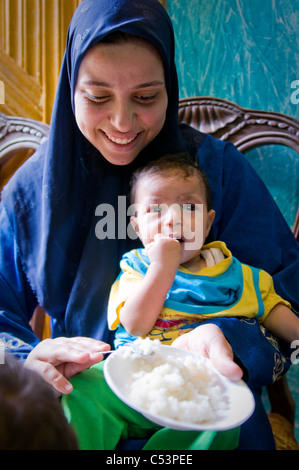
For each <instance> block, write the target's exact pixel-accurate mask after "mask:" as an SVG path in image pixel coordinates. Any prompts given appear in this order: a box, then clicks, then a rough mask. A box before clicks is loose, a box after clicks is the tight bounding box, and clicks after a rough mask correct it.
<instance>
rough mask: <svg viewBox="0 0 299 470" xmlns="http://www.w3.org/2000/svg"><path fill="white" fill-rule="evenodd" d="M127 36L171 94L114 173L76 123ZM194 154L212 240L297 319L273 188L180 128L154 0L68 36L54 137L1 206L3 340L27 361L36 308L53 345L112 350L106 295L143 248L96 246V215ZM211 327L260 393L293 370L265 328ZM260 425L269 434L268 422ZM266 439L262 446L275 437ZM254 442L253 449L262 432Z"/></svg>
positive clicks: (292, 254)
mask: <svg viewBox="0 0 299 470" xmlns="http://www.w3.org/2000/svg"><path fill="white" fill-rule="evenodd" d="M119 30H120V31H123V32H126V33H130V34H135V35H137V36H141V37H143V38H145V39H147V40H149V41H150V42H152V43H153V44H154V45H155V47H156V48H157V50H158V51H159V53H160V56H161V58H162V61H163V65H164V70H165V82H166V89H167V94H168V108H167V112H166V120H165V124H164V127H163V129H162V130H161V132H160V134H159V135H158V136H157V137H156V138H155V139H154V140H153V141H152V142H151V143H150V144H149V145H148V146H147V147H146V148H145V149H144V150H143V151H142V152H141V153H140V154H139V155H138V157H137V158H136V159H135V161H134V162H133V163H132V164H130V165H128V166H124V167H122V166H113V165H111V164H110V163H108V162H107V161H106V160H105V159H104V158H103V157H102V156H101V154H100V153H99V152H98V151H97V150H96V149H95V148H94V147H93V146H92V145H91V144H90V143H89V142H88V141H87V140H86V139H85V138H84V136H83V135H82V134H81V132H80V130H79V128H78V127H77V124H76V121H75V117H74V90H75V85H76V79H77V74H78V69H79V66H80V63H81V60H82V58H83V56H84V54H85V53H86V51H87V50H88V49H89V48H90V47H91V46H92V45H94V44H96V43H97V42H99V41H100V40H101V39H102V38H103V37H105V36H106V35H107V34H109V33H111V32H114V31H119ZM186 150H188V151H190V152H191V153H192V154H193V155H194V158H197V159H198V163H199V166H200V167H201V168H202V169H203V170H204V171H205V172H206V173H207V176H208V178H209V180H210V184H211V188H212V198H213V206H214V209H215V210H216V219H215V222H214V224H213V228H212V231H211V234H210V238H209V241H212V240H216V239H220V240H223V241H224V242H225V243H226V244H227V246H228V247H229V249H230V250H231V251H232V252H233V253H234V255H235V256H236V257H237V258H238V259H239V260H240V261H242V262H243V263H247V264H250V265H252V266H257V267H259V268H262V269H264V270H265V271H267V272H269V273H270V274H271V275H272V276H273V278H274V285H275V289H276V291H277V293H278V294H279V295H281V296H282V297H283V298H285V299H286V300H288V301H289V302H290V303H291V304H292V306H293V307H294V308H295V309H296V310H297V311H299V298H298V293H299V289H298V285H299V248H298V245H297V243H296V241H295V239H294V237H293V235H292V233H291V231H290V230H289V228H288V226H287V224H286V223H285V221H284V220H283V218H282V216H281V214H280V212H279V210H278V208H277V207H276V205H275V203H274V201H273V199H272V197H271V196H270V194H269V193H268V191H267V189H266V188H265V186H264V184H263V183H262V182H261V180H260V179H259V178H258V176H257V175H256V173H255V172H254V171H253V169H252V168H251V166H250V165H249V163H248V162H247V161H246V159H245V158H244V157H243V155H241V154H240V153H239V152H238V151H237V150H236V148H235V147H234V146H233V145H231V144H229V143H223V142H221V141H218V140H215V139H214V138H212V137H211V136H209V135H204V134H202V133H200V132H198V131H196V130H194V129H192V128H190V127H188V126H186V125H181V126H179V124H178V83H177V74H176V68H175V62H174V35H173V29H172V25H171V21H170V19H169V17H168V15H167V14H166V12H165V10H164V8H163V7H162V6H161V4H160V3H159V2H158V1H157V0H136V1H134V2H132V1H131V0H99V1H96V2H94V1H93V0H83V2H82V3H81V4H80V5H79V7H78V8H77V10H76V12H75V14H74V17H73V19H72V21H71V24H70V28H69V32H68V38H67V45H66V51H65V55H64V59H63V63H62V68H61V73H60V78H59V83H58V88H57V94H56V98H55V102H54V106H53V113H52V119H51V125H50V133H49V138H48V140H47V141H46V142H45V143H44V144H42V145H41V146H40V147H39V149H38V150H37V151H36V152H35V154H34V155H33V156H32V157H31V158H30V159H29V160H28V161H27V162H26V163H25V164H24V165H23V166H22V167H21V168H20V169H19V170H18V171H17V172H16V173H15V175H14V176H13V178H12V179H11V180H10V181H9V183H8V184H7V186H6V187H5V188H4V190H3V192H2V195H1V206H0V340H1V341H2V342H3V343H5V346H7V347H8V350H10V351H12V352H13V353H15V354H16V355H18V356H19V357H21V358H24V357H26V355H27V354H28V353H29V352H30V350H31V349H32V348H33V347H34V346H35V345H36V344H37V342H38V339H37V338H36V337H35V336H34V334H33V333H32V331H31V329H30V327H29V320H30V318H31V316H32V313H33V310H34V308H35V306H36V305H37V304H40V305H41V306H42V307H43V308H44V309H45V310H46V311H47V312H48V314H49V315H50V316H51V321H52V334H53V337H57V336H90V337H93V338H97V339H101V340H103V341H107V342H110V343H112V341H113V337H112V336H113V335H112V333H111V332H109V330H108V328H107V321H106V318H107V315H106V308H107V301H108V296H109V291H110V287H111V285H112V283H113V281H114V280H115V278H116V277H117V274H118V265H119V260H120V259H121V256H122V254H123V253H125V252H127V251H130V250H131V249H132V248H134V247H135V248H136V240H131V239H130V238H128V237H127V238H125V237H123V238H116V239H115V238H106V239H103V240H99V239H98V238H97V236H96V231H95V227H96V224H97V222H98V217H97V216H96V207H97V206H98V205H99V204H102V203H105V204H110V205H111V206H112V207H114V208H117V206H118V196H120V195H127V194H128V188H129V180H130V175H131V174H132V171H133V170H135V169H136V168H137V167H138V166H140V165H143V164H145V163H147V162H148V161H150V160H152V159H153V158H158V157H159V156H161V155H163V154H164V153H166V152H168V153H171V152H181V151H186ZM124 217H126V215H124ZM213 323H216V324H217V325H219V327H220V328H221V329H222V331H223V333H224V335H225V336H226V338H227V339H228V341H229V342H230V343H231V345H232V347H233V350H234V353H235V356H236V360H237V361H239V362H240V363H241V364H242V367H243V369H244V377H245V378H246V380H247V381H248V383H249V385H250V386H251V387H252V388H254V389H258V388H259V387H260V386H261V385H266V384H268V383H270V382H271V381H272V372H273V366H274V362H273V355H274V354H277V353H279V354H282V363H283V364H284V365H285V368H286V369H287V367H288V365H289V362H288V360H287V358H286V356H285V354H287V351H283V352H278V351H276V350H275V348H273V346H272V344H271V343H270V342H269V341H268V340H267V339H266V338H265V337H264V335H263V334H262V333H261V331H260V328H259V326H258V325H256V326H255V327H252V326H248V325H246V324H245V323H241V322H240V321H238V320H234V319H231V318H230V319H217V320H214V321H213ZM286 349H287V348H286ZM281 351H282V350H281ZM261 358H262V360H261ZM259 419H260V420H261V422H262V423H265V416H264V415H263V412H262V411H261V413H259ZM259 429H260V430H261V432H260V438H258V439H261V440H262V439H263V435H266V433H265V432H264V428H263V427H262V426H260V427H259ZM251 434H252V437H253V439H255V441H256V440H257V438H256V432H253V433H251ZM249 441H250V439H248V437H247V438H246V442H249ZM260 442H261V441H259V445H260ZM265 445H266V444H265Z"/></svg>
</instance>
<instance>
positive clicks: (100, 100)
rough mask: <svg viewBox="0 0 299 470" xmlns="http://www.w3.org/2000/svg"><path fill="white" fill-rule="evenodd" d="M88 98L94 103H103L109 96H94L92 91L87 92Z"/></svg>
mask: <svg viewBox="0 0 299 470" xmlns="http://www.w3.org/2000/svg"><path fill="white" fill-rule="evenodd" d="M87 99H88V100H89V101H92V102H93V103H103V102H104V101H106V100H108V99H109V96H107V95H106V96H94V95H91V94H90V93H88V94H87Z"/></svg>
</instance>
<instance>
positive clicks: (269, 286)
mask: <svg viewBox="0 0 299 470" xmlns="http://www.w3.org/2000/svg"><path fill="white" fill-rule="evenodd" d="M259 287H260V292H261V296H262V300H263V303H264V306H265V312H264V315H263V316H262V317H260V318H259V319H258V320H259V321H260V322H264V321H265V319H266V318H267V316H268V315H269V313H270V312H271V310H272V309H273V308H274V307H275V306H276V305H278V304H284V305H286V306H287V307H289V308H291V304H290V303H289V302H288V301H286V300H284V299H283V298H282V297H280V296H279V295H278V294H276V292H275V290H274V285H273V279H272V277H271V276H270V274H268V273H267V272H266V271H262V270H261V271H260V273H259Z"/></svg>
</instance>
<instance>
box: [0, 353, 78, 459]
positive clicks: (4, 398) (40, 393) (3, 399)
mask: <svg viewBox="0 0 299 470" xmlns="http://www.w3.org/2000/svg"><path fill="white" fill-rule="evenodd" d="M0 449H2V450H76V449H78V444H77V439H76V437H75V434H74V432H73V430H72V428H71V426H70V424H69V423H68V422H67V420H66V418H65V415H64V412H63V410H62V407H61V405H60V401H59V399H58V398H57V397H56V395H55V393H54V391H53V389H52V387H51V386H50V385H49V384H47V383H46V382H45V381H44V380H43V379H42V378H41V377H40V376H39V375H37V374H36V373H35V372H33V371H32V370H29V369H27V368H26V367H24V366H23V364H21V363H20V362H18V361H17V360H16V359H15V358H14V357H13V356H10V355H6V356H5V363H4V364H0Z"/></svg>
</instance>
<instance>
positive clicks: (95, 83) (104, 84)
mask: <svg viewBox="0 0 299 470" xmlns="http://www.w3.org/2000/svg"><path fill="white" fill-rule="evenodd" d="M83 83H84V85H89V86H98V87H104V88H113V87H112V86H111V84H109V83H107V82H100V81H98V80H94V79H92V78H90V79H86V80H84V81H83ZM163 85H164V82H163V81H160V80H152V81H150V82H145V83H140V84H138V85H136V86H134V88H133V89H134V90H137V89H139V88H149V87H152V86H163Z"/></svg>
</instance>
